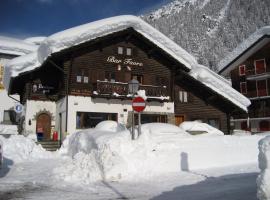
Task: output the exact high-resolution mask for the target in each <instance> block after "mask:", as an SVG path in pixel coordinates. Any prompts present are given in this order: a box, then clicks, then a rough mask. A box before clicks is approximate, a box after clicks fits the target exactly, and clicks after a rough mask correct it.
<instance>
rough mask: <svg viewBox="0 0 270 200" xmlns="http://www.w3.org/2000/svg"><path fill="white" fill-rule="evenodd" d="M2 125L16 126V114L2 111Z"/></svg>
mask: <svg viewBox="0 0 270 200" xmlns="http://www.w3.org/2000/svg"><path fill="white" fill-rule="evenodd" d="M3 123H4V124H12V125H16V124H17V122H16V112H15V111H14V110H4V118H3Z"/></svg>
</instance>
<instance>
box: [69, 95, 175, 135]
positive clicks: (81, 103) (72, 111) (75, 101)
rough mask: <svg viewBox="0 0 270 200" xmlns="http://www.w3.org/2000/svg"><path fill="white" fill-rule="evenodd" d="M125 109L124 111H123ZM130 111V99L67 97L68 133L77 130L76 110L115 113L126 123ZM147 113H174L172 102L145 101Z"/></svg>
mask: <svg viewBox="0 0 270 200" xmlns="http://www.w3.org/2000/svg"><path fill="white" fill-rule="evenodd" d="M124 110H125V111H124ZM130 111H132V106H131V100H117V99H110V100H107V99H101V98H91V97H80V96H69V97H68V129H67V132H68V133H73V132H75V131H77V129H76V114H77V112H103V113H117V114H118V122H119V123H123V124H126V123H127V118H128V112H130ZM144 111H145V112H147V113H150V112H153V113H174V103H172V102H167V103H159V102H147V106H146V108H145V110H144Z"/></svg>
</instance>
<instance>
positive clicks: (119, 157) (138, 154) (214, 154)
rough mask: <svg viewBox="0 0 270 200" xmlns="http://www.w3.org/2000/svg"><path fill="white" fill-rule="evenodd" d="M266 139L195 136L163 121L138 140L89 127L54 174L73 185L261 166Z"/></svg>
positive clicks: (68, 144) (73, 138) (72, 139)
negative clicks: (261, 145)
mask: <svg viewBox="0 0 270 200" xmlns="http://www.w3.org/2000/svg"><path fill="white" fill-rule="evenodd" d="M261 138H262V137H259V136H249V137H237V136H220V137H200V136H191V135H189V134H187V133H186V132H185V131H184V130H183V129H181V128H179V127H176V126H173V125H165V124H161V123H160V124H155V123H152V124H145V125H143V126H142V135H141V136H140V137H139V138H138V139H137V140H131V136H130V132H129V131H127V130H124V131H120V132H112V131H100V130H96V129H91V130H90V129H89V130H85V131H81V132H78V133H74V134H72V135H70V136H68V137H67V139H66V140H65V141H64V144H63V146H62V148H61V149H60V153H61V155H62V156H66V157H67V159H66V161H65V162H64V163H63V165H62V167H59V168H57V169H55V173H56V174H57V175H58V176H59V178H61V179H63V180H66V181H70V182H73V183H91V182H95V181H100V180H107V181H122V180H136V179H137V180H138V179H147V178H149V177H152V176H158V175H162V174H166V173H170V172H180V171H189V170H196V169H204V168H211V167H225V166H233V165H244V164H248V163H256V162H257V156H258V149H257V148H256V147H257V143H258V141H259V140H260V139H261Z"/></svg>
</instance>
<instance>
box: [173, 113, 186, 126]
mask: <svg viewBox="0 0 270 200" xmlns="http://www.w3.org/2000/svg"><path fill="white" fill-rule="evenodd" d="M183 121H185V117H184V115H176V116H175V125H176V126H179V125H180V124H181V123H182V122H183Z"/></svg>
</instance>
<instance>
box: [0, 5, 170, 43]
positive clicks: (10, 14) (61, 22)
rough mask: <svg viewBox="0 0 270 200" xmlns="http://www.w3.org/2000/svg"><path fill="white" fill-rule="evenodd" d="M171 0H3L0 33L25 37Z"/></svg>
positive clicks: (151, 7) (146, 9)
mask: <svg viewBox="0 0 270 200" xmlns="http://www.w3.org/2000/svg"><path fill="white" fill-rule="evenodd" d="M170 1H171V0H0V8H1V9H0V10H1V17H0V27H1V28H0V35H4V36H11V37H18V38H26V37H31V36H47V35H50V34H53V33H55V32H58V31H61V30H64V29H67V28H70V27H73V26H77V25H81V24H84V23H88V22H91V21H95V20H98V19H102V18H106V17H111V16H116V15H122V14H133V15H140V14H143V13H145V12H147V11H149V10H151V9H153V8H156V7H158V6H160V5H163V4H165V3H167V2H170Z"/></svg>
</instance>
